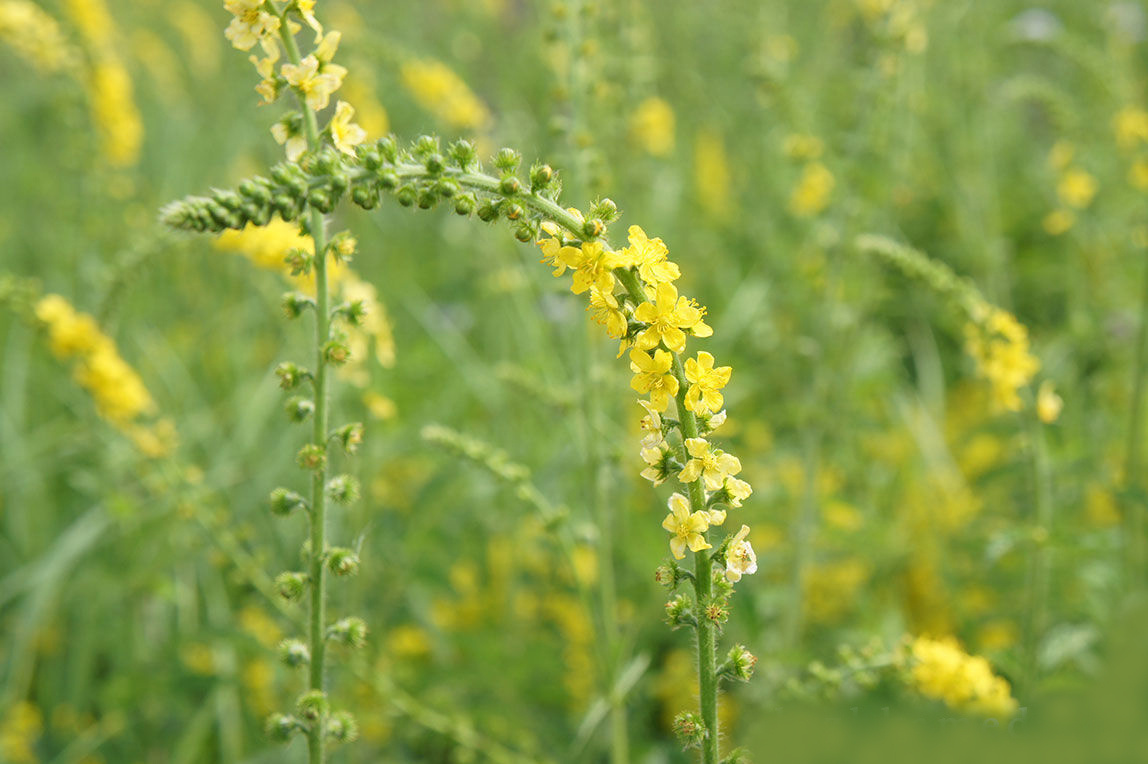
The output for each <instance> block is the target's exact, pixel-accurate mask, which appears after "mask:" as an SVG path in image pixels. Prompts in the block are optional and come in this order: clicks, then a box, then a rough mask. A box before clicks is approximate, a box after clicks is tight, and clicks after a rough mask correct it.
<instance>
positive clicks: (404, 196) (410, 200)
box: [395, 183, 418, 207]
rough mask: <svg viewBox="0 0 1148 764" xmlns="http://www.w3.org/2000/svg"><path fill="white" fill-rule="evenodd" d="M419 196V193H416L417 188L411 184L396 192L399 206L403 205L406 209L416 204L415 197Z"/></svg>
mask: <svg viewBox="0 0 1148 764" xmlns="http://www.w3.org/2000/svg"><path fill="white" fill-rule="evenodd" d="M417 194H418V192H417V191H415V187H414V186H413V185H411V184H410V183H405V184H403V185H402V186H401V187H400V188H399V190H398V191H396V192H395V198H396V199H398V200H399V204H401V205H403V206H404V207H410V206H411V205H412V204H414V203H415V197H416V196H417Z"/></svg>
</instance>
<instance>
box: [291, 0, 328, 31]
mask: <svg viewBox="0 0 1148 764" xmlns="http://www.w3.org/2000/svg"><path fill="white" fill-rule="evenodd" d="M294 5H295V10H297V11H298V12H299V15H300V16H302V17H303V21H304V22H305V23H306V24H307V26H309V27H311V29H313V30H315V34H317V35H322V34H323V27H322V25H321V24H320V23H319V20H318V19H316V18H315V0H294Z"/></svg>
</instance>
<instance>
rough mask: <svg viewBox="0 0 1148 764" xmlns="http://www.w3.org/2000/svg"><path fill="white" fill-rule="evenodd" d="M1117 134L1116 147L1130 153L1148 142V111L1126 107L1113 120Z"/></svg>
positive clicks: (1113, 126)
mask: <svg viewBox="0 0 1148 764" xmlns="http://www.w3.org/2000/svg"><path fill="white" fill-rule="evenodd" d="M1112 128H1113V130H1114V131H1115V132H1116V145H1118V146H1119V147H1120V148H1121V149H1122V150H1124V151H1129V150H1131V149H1134V148H1136V147H1137V146H1138V145H1139V144H1140V143H1143V142H1148V111H1145V110H1144V109H1141V108H1138V107H1136V106H1126V107H1124V108H1123V109H1121V110H1120V111H1118V112H1117V113H1116V116H1115V117H1114V118H1113V119H1112Z"/></svg>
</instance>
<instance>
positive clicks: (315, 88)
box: [282, 54, 347, 111]
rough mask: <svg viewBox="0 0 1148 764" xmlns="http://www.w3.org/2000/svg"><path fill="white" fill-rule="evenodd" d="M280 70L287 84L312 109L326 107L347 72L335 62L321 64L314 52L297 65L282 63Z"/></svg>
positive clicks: (317, 109)
mask: <svg viewBox="0 0 1148 764" xmlns="http://www.w3.org/2000/svg"><path fill="white" fill-rule="evenodd" d="M282 71H283V76H284V77H285V78H286V79H287V84H289V85H290V86H291V87H293V88H295V90H296V91H298V93H299V95H301V96H302V97H303V98H304V100H305V101H306V102H307V108H308V109H311V110H312V111H322V110H323V109H325V108H327V104H328V103H329V102H330V99H331V94H332V93H334V92H335V91H336V90H338V89H339V86H340V85H342V84H343V76H344V75H345V74H346V73H347V70H346V69H344V68H343V67H341V66H338V65H337V64H322V65H321V64H320V62H319V59H318V58H316V57H315V55H314V54H312V55H309V56H307V57H306V58H304V59H303V60H302V62H300V63H299V65H298V66H296V65H295V64H283V70H282Z"/></svg>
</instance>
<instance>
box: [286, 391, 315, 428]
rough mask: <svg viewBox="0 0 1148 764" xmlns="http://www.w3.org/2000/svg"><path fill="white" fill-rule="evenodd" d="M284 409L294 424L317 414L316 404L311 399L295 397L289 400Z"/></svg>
mask: <svg viewBox="0 0 1148 764" xmlns="http://www.w3.org/2000/svg"><path fill="white" fill-rule="evenodd" d="M284 409H285V410H286V411H287V418H288V419H290V420H291V421H292V422H302V421H304V420H306V419H307V417H309V416H311V414H313V413H314V412H315V402H314V401H312V400H311V399H310V398H303V397H301V396H295V397H292V398H290V399H288V401H287V403H286V405H285V406H284Z"/></svg>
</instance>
